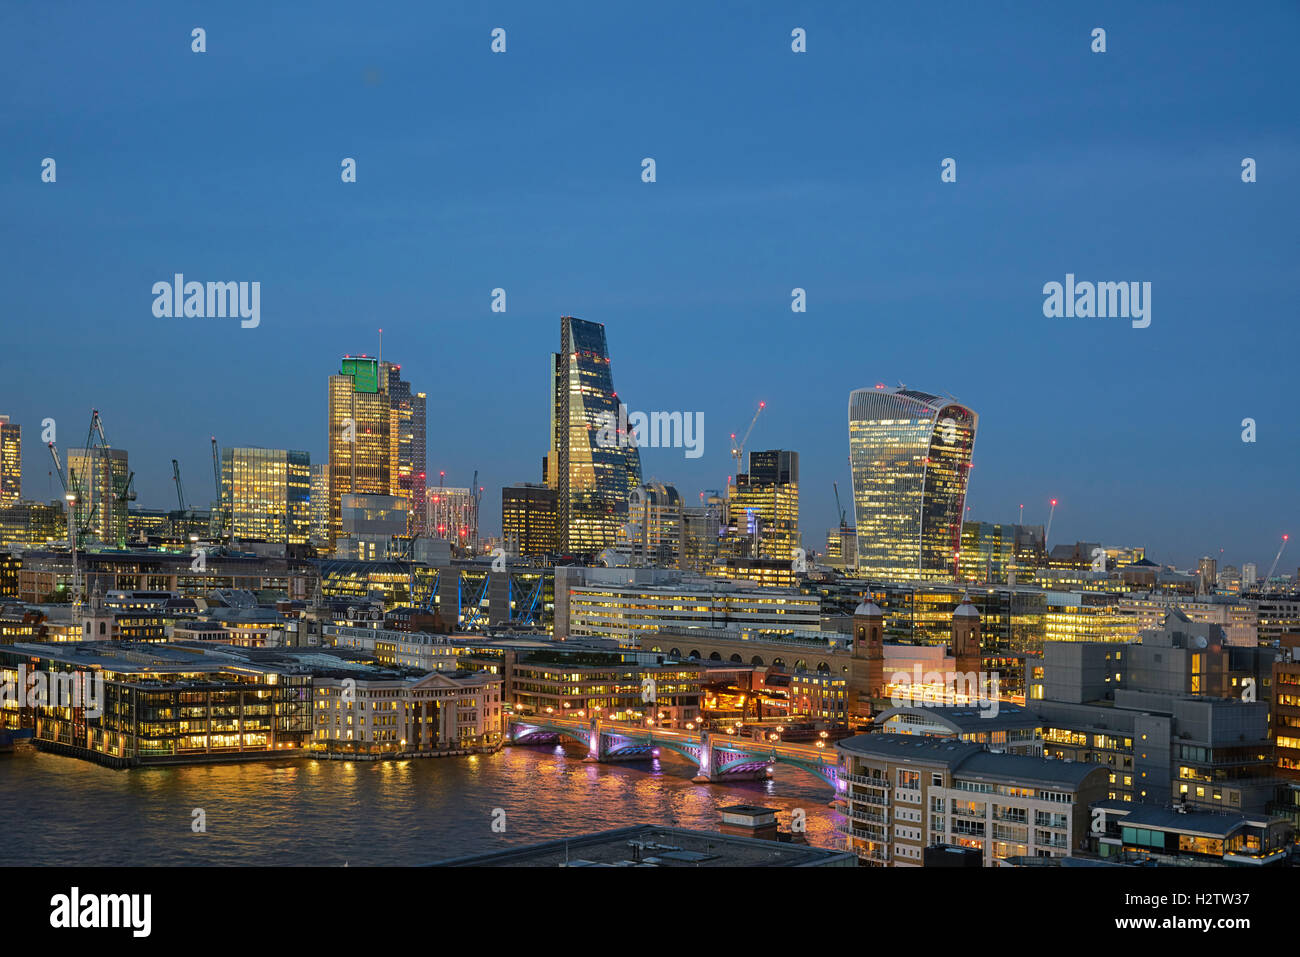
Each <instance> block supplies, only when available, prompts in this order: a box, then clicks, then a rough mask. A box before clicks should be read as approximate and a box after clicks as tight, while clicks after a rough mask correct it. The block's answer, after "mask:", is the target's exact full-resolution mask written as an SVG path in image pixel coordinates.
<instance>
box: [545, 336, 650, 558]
mask: <svg viewBox="0 0 1300 957" xmlns="http://www.w3.org/2000/svg"><path fill="white" fill-rule="evenodd" d="M551 372H552V389H551V449H550V452H549V454H548V455H547V463H548V464H547V469H548V472H549V473H550V474H548V478H547V484H548V485H550V486H551V487H552V488H554V489H555V492H556V529H557V538H558V542H559V549H560V551H561V552H564V553H566V554H575V555H594V554H596V553H597V552H599V551H601V550H602V549H604V548H607V547H608V546H610V545H612V544H613V543H614V539H615V537H616V536H617V534H618V530H619V529H620V528H621V527H622V526H623V525H624V524H625V523H626V522H627V501H628V495H629V493H631V491H632V489H634V488H636V487H637V486H638V485H640V484H641V455H640V453H639V452H638V451H637V448H636V445H635V443H634V442H633V440H632V436H631V434H630V433H629V431H627V427H626V425H625V423H626V416H625V415H620V408H619V407H620V405H621V404H622V403H621V402H620V399H619V396H618V393H616V392H615V391H614V380H613V376H612V374H611V372H610V360H609V349H608V347H607V345H606V342H605V327H604V325H602V324H601V323H596V322H586V321H584V320H582V319H575V318H573V317H572V316H564V317H562V318H561V319H560V351H559V352H558V353H555V354H554V355H553V356H552V362H551Z"/></svg>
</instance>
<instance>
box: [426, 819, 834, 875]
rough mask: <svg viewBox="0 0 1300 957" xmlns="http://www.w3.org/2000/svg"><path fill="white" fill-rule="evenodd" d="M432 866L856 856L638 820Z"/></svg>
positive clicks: (725, 863) (785, 863)
mask: <svg viewBox="0 0 1300 957" xmlns="http://www.w3.org/2000/svg"><path fill="white" fill-rule="evenodd" d="M765 810H766V809H765ZM432 866H434V867H837V866H838V867H855V866H857V858H856V856H855V855H853V854H852V853H850V852H848V851H840V850H834V849H832V848H824V847H811V846H809V845H806V844H786V843H783V842H780V841H767V840H762V839H759V838H752V837H738V836H733V835H728V834H719V833H717V832H715V831H700V830H691V829H688V828H680V827H660V826H658V825H653V824H641V825H636V826H633V827H622V828H617V829H615V830H611V831H598V832H595V833H591V834H579V835H576V836H574V837H569V838H559V839H557V840H553V841H546V842H544V843H542V844H530V845H527V846H524V847H515V848H507V849H505V850H500V851H489V852H487V853H485V854H472V855H468V856H465V857H456V858H451V859H449V860H444V861H437V862H435V863H434V864H433V865H432Z"/></svg>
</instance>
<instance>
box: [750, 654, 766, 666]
mask: <svg viewBox="0 0 1300 957" xmlns="http://www.w3.org/2000/svg"><path fill="white" fill-rule="evenodd" d="M749 663H750V664H751V665H758V666H759V667H760V668H761V667H762V666H763V659H762V658H761V657H759V656H758V655H755V656H754V657H753V658H750V659H749Z"/></svg>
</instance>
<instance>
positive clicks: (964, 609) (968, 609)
mask: <svg viewBox="0 0 1300 957" xmlns="http://www.w3.org/2000/svg"><path fill="white" fill-rule="evenodd" d="M979 616H980V613H979V609H978V608H976V607H975V606H974V605H972V604H971V600H970V594H969V593H967V594H965V595H962V596H961V604H959V605H958V606H957V607H956V608H954V609H953V611H952V617H954V618H978V617H979Z"/></svg>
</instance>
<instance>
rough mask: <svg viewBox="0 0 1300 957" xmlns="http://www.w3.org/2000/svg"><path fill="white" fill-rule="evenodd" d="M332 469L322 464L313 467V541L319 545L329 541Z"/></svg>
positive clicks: (327, 464) (325, 463) (326, 463)
mask: <svg viewBox="0 0 1300 957" xmlns="http://www.w3.org/2000/svg"><path fill="white" fill-rule="evenodd" d="M329 534H330V467H329V463H328V462H321V463H319V464H316V465H313V466H312V467H311V540H312V541H313V542H314V543H316V544H317V545H324V544H325V543H326V542H327V541H329Z"/></svg>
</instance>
